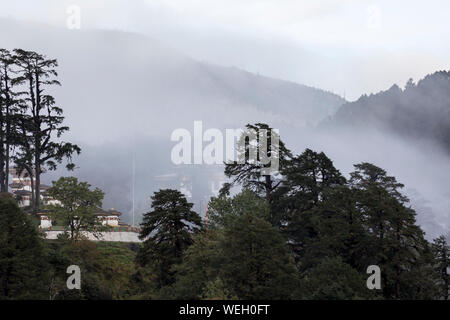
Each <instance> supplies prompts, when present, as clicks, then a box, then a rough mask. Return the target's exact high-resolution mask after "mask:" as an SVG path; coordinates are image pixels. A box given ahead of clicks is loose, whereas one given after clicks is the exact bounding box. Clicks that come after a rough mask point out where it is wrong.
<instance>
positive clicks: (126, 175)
mask: <svg viewBox="0 0 450 320" xmlns="http://www.w3.org/2000/svg"><path fill="white" fill-rule="evenodd" d="M0 47H3V48H7V49H13V48H22V49H27V50H33V51H36V52H39V53H42V54H45V55H46V56H47V57H49V58H56V59H57V60H58V62H59V68H58V71H59V80H60V82H61V84H62V87H59V88H52V89H51V90H52V91H51V93H52V94H53V95H54V96H55V98H56V101H57V103H58V104H59V105H61V107H62V108H63V109H64V115H65V116H66V121H65V123H66V124H67V125H68V126H69V127H70V129H71V130H70V133H69V134H67V135H65V137H64V139H67V140H68V139H71V140H72V141H74V142H76V143H78V144H79V145H80V146H81V148H82V153H81V155H80V156H79V157H76V158H75V159H74V160H75V163H76V165H77V168H76V170H75V171H74V172H67V171H65V170H64V169H63V168H60V169H58V170H57V171H56V172H48V173H47V174H45V175H44V176H43V177H42V178H43V181H45V182H46V183H50V182H51V180H55V179H56V178H57V177H58V176H61V175H65V176H67V175H75V176H77V177H78V178H79V179H81V180H83V181H88V182H89V183H91V184H92V185H93V186H95V187H99V188H101V189H102V190H103V191H104V192H105V201H104V206H105V207H106V208H110V207H115V208H116V209H118V210H119V211H122V212H124V213H125V216H124V217H123V218H124V220H125V221H127V222H131V217H130V215H129V213H130V212H131V210H132V198H133V197H132V185H133V179H134V199H135V208H136V210H135V211H136V212H137V213H139V214H140V213H142V212H144V211H145V210H147V209H148V203H147V202H148V198H149V196H150V195H151V194H152V193H153V192H154V191H156V190H157V189H158V188H162V187H172V188H180V187H184V188H187V189H190V190H191V192H192V193H193V195H192V198H191V201H194V202H196V208H197V209H201V210H200V211H202V210H204V206H205V202H206V199H207V197H208V196H210V194H211V181H210V180H211V179H212V177H214V176H217V175H219V174H220V173H221V172H223V168H222V167H220V166H219V167H208V168H205V167H202V166H199V167H195V168H194V167H193V166H188V167H183V168H176V167H175V166H174V165H173V164H172V162H171V159H170V150H171V148H172V146H173V145H174V144H175V143H174V142H172V141H170V134H171V132H173V130H175V129H177V128H186V129H188V130H189V131H190V132H192V131H193V122H194V120H202V121H203V125H204V130H206V129H207V128H219V129H225V128H230V129H236V128H243V127H244V126H245V125H246V124H247V123H256V122H266V123H269V124H270V125H271V126H272V127H274V128H280V129H281V132H282V134H284V133H286V134H291V136H295V135H296V133H297V130H298V129H300V128H309V127H312V126H314V125H315V124H316V123H318V122H320V121H321V120H322V119H324V118H325V117H327V116H329V115H331V114H333V113H334V112H335V111H336V110H337V108H338V107H339V106H340V105H342V104H343V103H345V100H344V99H342V98H341V97H339V96H337V95H335V94H332V93H329V92H326V91H323V90H319V89H315V88H311V87H307V86H304V85H300V84H296V83H293V82H289V81H283V80H278V79H272V78H268V77H264V76H261V75H258V74H252V73H250V72H247V71H244V70H240V69H238V68H235V67H222V66H217V65H213V64H210V63H207V62H202V61H196V60H195V59H192V58H190V57H188V56H186V55H184V54H182V53H180V52H178V51H177V50H175V49H173V48H170V47H168V46H166V45H164V44H162V43H161V42H159V41H156V40H154V39H150V38H148V37H145V36H142V35H138V34H132V33H125V32H120V31H106V30H105V31H101V30H83V29H82V30H69V29H65V28H55V27H49V26H46V25H43V24H37V23H29V22H18V21H13V20H8V19H3V20H2V19H0ZM133 159H134V160H133ZM133 166H134V168H135V169H134V172H135V175H134V178H133V170H132V168H133Z"/></svg>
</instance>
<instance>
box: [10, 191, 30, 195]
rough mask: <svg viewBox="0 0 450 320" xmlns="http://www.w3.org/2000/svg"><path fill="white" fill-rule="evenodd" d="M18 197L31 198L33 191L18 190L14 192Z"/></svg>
mask: <svg viewBox="0 0 450 320" xmlns="http://www.w3.org/2000/svg"><path fill="white" fill-rule="evenodd" d="M13 193H14V194H15V195H17V196H29V195H30V194H31V191H28V190H16V191H14V192H13Z"/></svg>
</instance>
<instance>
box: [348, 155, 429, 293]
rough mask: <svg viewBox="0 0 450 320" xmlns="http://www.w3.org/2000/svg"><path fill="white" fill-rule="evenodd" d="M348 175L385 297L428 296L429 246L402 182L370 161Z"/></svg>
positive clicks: (369, 251)
mask: <svg viewBox="0 0 450 320" xmlns="http://www.w3.org/2000/svg"><path fill="white" fill-rule="evenodd" d="M350 175H351V179H350V186H351V187H352V189H353V190H354V191H355V195H356V199H357V207H358V208H359V210H360V211H361V213H362V215H363V217H362V219H363V221H364V224H365V228H366V229H367V230H368V232H369V235H370V237H371V241H370V242H369V243H368V247H367V252H368V253H369V254H371V255H372V262H371V264H375V265H378V266H379V267H380V268H381V270H383V271H382V273H381V275H382V280H383V281H382V282H383V285H382V288H383V294H384V296H385V297H386V298H390V299H391V298H394V299H417V298H419V297H420V298H425V297H426V298H431V295H433V294H434V293H433V291H434V288H433V285H432V282H433V280H432V279H431V276H430V272H428V271H427V270H428V269H429V268H430V266H431V263H432V256H431V255H430V247H429V244H428V242H427V241H426V240H425V238H424V232H423V231H422V230H421V229H420V227H419V226H417V225H416V219H415V215H416V214H415V212H414V210H413V209H411V208H410V207H408V206H407V204H408V201H409V200H408V199H407V197H406V196H404V195H403V194H402V193H401V188H402V187H403V184H401V183H399V182H397V180H396V179H395V177H392V176H388V175H387V173H386V171H385V170H383V169H381V168H379V167H377V166H375V165H373V164H370V163H361V164H357V165H355V171H354V172H352V173H351V174H350ZM412 274H414V275H415V276H414V279H413V280H412V279H411V275H412Z"/></svg>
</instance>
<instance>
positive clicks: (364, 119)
mask: <svg viewBox="0 0 450 320" xmlns="http://www.w3.org/2000/svg"><path fill="white" fill-rule="evenodd" d="M325 125H327V126H336V125H338V126H343V127H346V128H347V129H350V128H354V130H358V131H360V130H363V129H364V130H365V129H369V128H370V129H377V130H380V131H390V132H393V133H396V134H398V135H400V136H401V137H403V138H405V139H413V140H419V141H423V142H425V143H426V142H427V141H430V140H431V141H435V142H437V143H438V144H439V145H441V146H442V147H443V148H445V149H446V150H447V151H449V152H450V72H448V71H438V72H435V73H433V74H430V75H428V76H426V77H425V78H424V79H422V80H420V81H418V82H417V84H415V83H414V82H413V81H412V80H409V81H408V83H407V84H406V86H405V88H404V89H401V88H400V87H399V86H398V85H393V86H392V87H391V88H390V89H388V90H386V91H382V92H380V93H377V94H373V95H370V96H367V95H363V96H362V97H361V98H359V99H358V100H357V101H355V102H350V103H346V104H344V105H342V106H341V107H340V108H339V110H338V111H337V112H336V114H335V115H334V116H332V117H331V119H329V120H327V121H326V122H325Z"/></svg>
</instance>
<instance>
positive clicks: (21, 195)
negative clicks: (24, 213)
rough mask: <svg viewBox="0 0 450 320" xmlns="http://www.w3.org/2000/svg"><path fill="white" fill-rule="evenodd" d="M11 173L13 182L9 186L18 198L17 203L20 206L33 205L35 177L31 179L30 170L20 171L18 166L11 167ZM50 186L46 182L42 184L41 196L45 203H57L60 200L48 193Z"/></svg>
mask: <svg viewBox="0 0 450 320" xmlns="http://www.w3.org/2000/svg"><path fill="white" fill-rule="evenodd" d="M9 173H10V174H11V176H12V180H11V183H10V184H9V187H10V188H11V192H12V194H13V195H14V196H15V198H16V199H17V203H18V204H19V206H20V207H28V206H30V205H31V199H32V185H34V186H35V182H34V179H31V177H30V176H29V174H28V172H27V171H26V170H23V171H22V172H19V171H18V170H16V168H10V169H9ZM48 188H50V186H48V185H45V184H42V183H41V184H40V188H39V189H40V193H41V195H40V198H41V200H42V201H43V202H44V204H56V203H59V201H57V200H54V199H53V198H51V197H49V196H48V195H47V190H48Z"/></svg>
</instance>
